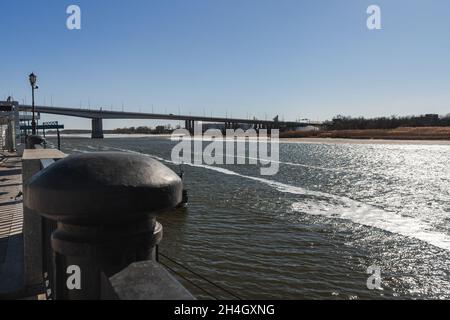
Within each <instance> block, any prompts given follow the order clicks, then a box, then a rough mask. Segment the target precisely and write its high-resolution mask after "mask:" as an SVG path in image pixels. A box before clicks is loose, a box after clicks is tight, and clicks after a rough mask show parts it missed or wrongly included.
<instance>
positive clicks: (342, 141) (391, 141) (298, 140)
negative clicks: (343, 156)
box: [280, 138, 450, 146]
mask: <svg viewBox="0 0 450 320" xmlns="http://www.w3.org/2000/svg"><path fill="white" fill-rule="evenodd" d="M280 142H281V143H315V144H318V143H324V144H403V145H405V144H410V145H444V146H445V145H448V146H450V140H401V139H350V138H281V139H280Z"/></svg>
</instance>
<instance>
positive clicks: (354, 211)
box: [115, 148, 450, 251]
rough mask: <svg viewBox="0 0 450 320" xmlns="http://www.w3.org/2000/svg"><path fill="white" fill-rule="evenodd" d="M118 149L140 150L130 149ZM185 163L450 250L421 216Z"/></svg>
mask: <svg viewBox="0 0 450 320" xmlns="http://www.w3.org/2000/svg"><path fill="white" fill-rule="evenodd" d="M115 149H117V150H121V151H127V152H133V153H140V152H136V151H132V150H126V149H118V148H115ZM149 156H151V157H153V158H155V159H157V160H160V161H164V162H167V163H172V164H173V163H174V162H173V161H170V160H167V159H164V158H161V157H158V156H154V155H149ZM185 165H189V166H192V167H200V168H205V169H208V170H212V171H216V172H220V173H222V174H226V175H233V176H239V177H241V178H245V179H250V180H254V181H258V182H260V183H263V184H265V185H268V186H270V187H273V188H274V189H276V190H278V191H280V192H284V193H291V194H297V195H302V196H310V197H314V198H315V199H307V198H305V199H302V201H299V202H295V203H293V204H292V210H294V211H297V212H302V213H305V214H309V215H320V216H325V217H328V218H332V219H342V220H348V221H351V222H353V223H357V224H360V225H364V226H368V227H373V228H377V229H381V230H384V231H388V232H391V233H395V234H399V235H402V236H405V237H409V238H414V239H418V240H421V241H424V242H426V243H429V244H431V245H433V246H435V247H438V248H441V249H444V250H448V251H450V236H449V235H447V234H445V233H441V232H437V231H434V230H433V226H432V225H430V224H429V223H427V222H425V221H422V220H420V219H418V218H412V217H405V216H402V215H400V214H397V213H395V212H390V211H386V210H383V209H380V208H377V207H375V206H372V205H369V204H365V203H362V202H359V201H356V200H353V199H350V198H347V197H342V196H337V195H334V194H330V193H326V192H320V191H312V190H308V189H305V188H302V187H297V186H292V185H288V184H284V183H281V182H277V181H273V180H268V179H264V178H259V177H253V176H247V175H243V174H239V173H237V172H235V171H231V170H228V169H224V168H220V167H214V166H209V165H204V164H193V163H185Z"/></svg>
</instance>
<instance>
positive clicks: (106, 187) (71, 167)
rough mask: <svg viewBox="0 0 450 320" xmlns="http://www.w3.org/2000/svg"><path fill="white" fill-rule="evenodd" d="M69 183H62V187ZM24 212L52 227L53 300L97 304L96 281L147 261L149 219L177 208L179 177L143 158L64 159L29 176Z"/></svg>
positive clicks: (154, 229)
mask: <svg viewBox="0 0 450 320" xmlns="http://www.w3.org/2000/svg"><path fill="white" fill-rule="evenodd" d="M69 182H70V183H69ZM25 190H26V192H27V193H28V196H27V197H26V199H25V205H26V206H27V207H28V208H30V209H31V210H33V211H34V212H36V213H38V214H39V215H41V216H44V217H46V218H48V219H51V220H54V221H57V222H58V226H57V229H56V230H55V232H54V233H53V235H52V240H51V244H52V248H53V250H54V257H55V258H54V259H55V260H54V265H55V278H54V282H55V293H54V297H55V299H69V300H78V299H83V300H85V299H100V298H101V297H103V296H105V292H103V291H105V289H104V288H105V287H104V285H103V280H102V279H103V278H104V276H106V277H108V278H109V277H112V276H113V275H115V274H116V273H118V272H120V271H121V270H123V269H125V268H126V267H127V266H128V265H130V263H133V262H137V261H145V260H151V259H152V258H153V256H154V247H155V245H156V244H157V243H158V242H159V241H160V240H161V237H162V226H161V225H160V224H159V223H157V222H156V218H155V217H156V214H157V213H158V214H161V213H162V212H167V211H168V210H170V209H172V208H175V207H176V206H177V205H178V204H179V203H180V202H181V201H182V191H183V186H182V181H181V179H180V177H179V176H178V175H177V174H176V173H175V172H173V171H172V170H171V169H169V168H168V167H166V166H165V165H163V164H162V163H160V162H158V161H156V160H154V159H152V158H150V157H147V156H143V155H137V154H128V153H120V152H99V153H87V154H79V155H71V156H69V157H67V158H65V159H63V160H60V161H58V162H56V163H54V164H53V165H51V166H49V167H48V168H47V169H46V170H44V171H43V172H41V174H39V175H36V176H34V177H32V178H31V179H30V180H29V182H28V183H27V184H26V185H25Z"/></svg>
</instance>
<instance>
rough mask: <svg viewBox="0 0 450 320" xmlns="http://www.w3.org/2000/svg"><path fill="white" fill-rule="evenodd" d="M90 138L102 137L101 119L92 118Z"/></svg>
mask: <svg viewBox="0 0 450 320" xmlns="http://www.w3.org/2000/svg"><path fill="white" fill-rule="evenodd" d="M91 137H92V139H103V119H101V118H94V119H92V135H91Z"/></svg>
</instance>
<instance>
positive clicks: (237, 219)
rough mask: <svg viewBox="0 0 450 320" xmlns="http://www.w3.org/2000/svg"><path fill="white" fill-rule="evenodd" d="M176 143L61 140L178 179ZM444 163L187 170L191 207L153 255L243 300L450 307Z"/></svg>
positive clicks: (421, 152) (407, 156) (374, 153)
mask: <svg viewBox="0 0 450 320" xmlns="http://www.w3.org/2000/svg"><path fill="white" fill-rule="evenodd" d="M49 141H50V143H55V141H54V139H52V138H50V139H49ZM176 143H177V142H175V141H171V140H170V139H168V138H165V137H140V138H117V137H116V138H107V139H103V140H91V139H87V138H63V139H62V150H63V151H64V152H66V153H79V152H92V151H128V152H138V153H144V154H148V155H150V156H152V157H155V158H157V159H159V160H161V161H163V162H164V163H165V164H166V165H168V166H169V167H171V168H173V169H174V170H175V171H178V170H179V168H178V166H175V165H174V164H172V163H171V161H170V160H171V157H170V154H171V150H172V148H173V146H174V145H175V144H176ZM449 159H450V146H448V145H429V144H427V145H425V144H417V145H416V144H405V145H402V144H392V145H391V144H354V143H353V144H342V143H341V144H332V143H281V144H280V159H279V172H278V174H276V175H274V176H261V175H260V170H259V167H258V166H255V165H248V164H247V165H237V164H236V165H212V166H209V165H184V166H183V170H184V172H185V175H184V182H185V186H186V188H187V189H188V190H189V206H188V208H187V209H186V210H177V211H174V212H171V213H167V214H166V215H164V216H161V217H159V218H158V220H159V221H160V222H161V223H162V224H163V226H164V238H163V241H162V243H161V247H160V250H161V252H162V253H163V254H164V255H166V256H168V257H171V258H172V259H174V260H175V261H177V262H180V263H182V264H183V265H185V266H188V267H189V268H190V269H192V270H193V271H195V272H196V273H198V274H201V275H202V276H204V277H206V278H207V279H209V280H211V281H213V282H214V283H217V284H218V285H219V286H222V287H224V288H226V289H227V290H228V291H229V292H232V293H234V294H236V295H238V296H239V297H241V298H244V299H324V298H326V299H374V298H375V299H410V298H422V299H440V298H446V299H450V272H449V270H450V231H449V230H450V169H449V168H450V167H449ZM162 261H163V260H162ZM370 266H372V267H374V268H376V269H378V270H379V271H380V275H381V279H380V280H381V283H380V286H381V288H379V289H373V290H370V289H369V288H368V287H367V280H368V278H369V276H370V275H371V274H368V273H367V269H368V268H369V267H370ZM180 272H181V271H180ZM186 276H187V277H188V278H189V276H188V275H187V274H186ZM194 278H195V277H192V278H189V279H190V280H191V281H193V282H194V283H196V284H197V285H198V286H199V287H202V288H208V289H207V290H208V292H209V293H211V294H212V295H213V296H215V297H217V298H227V297H228V298H230V295H229V294H227V293H226V292H223V291H221V290H218V289H217V290H216V289H215V288H214V287H213V286H211V285H210V284H208V283H206V282H205V281H201V280H200V279H194ZM185 284H186V286H188V287H189V289H190V290H192V292H193V293H194V294H196V295H197V296H198V297H200V298H208V295H207V294H206V293H204V292H202V291H201V290H200V289H198V288H197V287H196V286H193V285H192V284H190V283H188V282H186V283H185Z"/></svg>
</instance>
